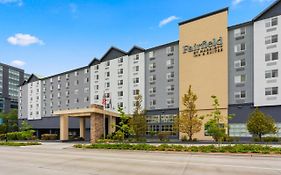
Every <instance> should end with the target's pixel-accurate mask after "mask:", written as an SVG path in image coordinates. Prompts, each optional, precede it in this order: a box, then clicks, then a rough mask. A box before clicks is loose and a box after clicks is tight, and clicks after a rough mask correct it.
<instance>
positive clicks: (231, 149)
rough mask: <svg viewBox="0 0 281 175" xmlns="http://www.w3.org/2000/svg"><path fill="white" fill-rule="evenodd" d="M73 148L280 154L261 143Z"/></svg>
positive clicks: (89, 146) (81, 146)
mask: <svg viewBox="0 0 281 175" xmlns="http://www.w3.org/2000/svg"><path fill="white" fill-rule="evenodd" d="M74 147H75V148H83V149H114V150H143V151H171V152H198V153H257V154H281V148H276V147H270V146H263V145H228V146H221V147H218V146H215V145H208V146H182V145H168V144H162V145H159V146H156V145H150V144H127V143H113V144H102V143H97V144H88V145H83V144H77V145H74Z"/></svg>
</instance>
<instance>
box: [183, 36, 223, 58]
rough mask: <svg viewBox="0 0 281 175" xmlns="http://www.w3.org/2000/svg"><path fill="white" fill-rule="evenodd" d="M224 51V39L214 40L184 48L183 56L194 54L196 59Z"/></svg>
mask: <svg viewBox="0 0 281 175" xmlns="http://www.w3.org/2000/svg"><path fill="white" fill-rule="evenodd" d="M222 51H223V41H222V37H219V38H214V39H213V40H211V41H206V40H205V41H203V42H202V43H200V44H196V43H195V44H194V45H185V46H183V54H186V53H193V56H194V57H199V56H205V55H210V54H214V53H218V52H222Z"/></svg>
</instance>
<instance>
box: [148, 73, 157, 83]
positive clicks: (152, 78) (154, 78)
mask: <svg viewBox="0 0 281 175" xmlns="http://www.w3.org/2000/svg"><path fill="white" fill-rule="evenodd" d="M155 80H156V75H151V76H150V77H149V81H150V83H152V82H154V81H155Z"/></svg>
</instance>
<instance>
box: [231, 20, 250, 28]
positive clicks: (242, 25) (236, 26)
mask: <svg viewBox="0 0 281 175" xmlns="http://www.w3.org/2000/svg"><path fill="white" fill-rule="evenodd" d="M250 24H253V21H247V22H244V23H240V24H235V25H232V26H229V27H228V29H229V30H231V29H236V28H240V27H244V26H247V25H250Z"/></svg>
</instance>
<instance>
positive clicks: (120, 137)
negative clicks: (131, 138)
mask: <svg viewBox="0 0 281 175" xmlns="http://www.w3.org/2000/svg"><path fill="white" fill-rule="evenodd" d="M124 137H125V136H124V133H123V132H122V131H120V130H118V131H117V132H115V134H114V136H113V140H119V141H123V140H124Z"/></svg>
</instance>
